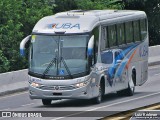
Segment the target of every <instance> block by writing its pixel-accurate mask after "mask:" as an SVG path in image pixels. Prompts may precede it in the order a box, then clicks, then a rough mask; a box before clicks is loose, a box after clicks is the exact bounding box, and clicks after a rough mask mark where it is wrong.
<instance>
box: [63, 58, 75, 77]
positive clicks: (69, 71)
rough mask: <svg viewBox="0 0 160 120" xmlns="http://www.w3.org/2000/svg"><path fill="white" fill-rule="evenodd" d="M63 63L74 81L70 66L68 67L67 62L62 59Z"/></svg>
mask: <svg viewBox="0 0 160 120" xmlns="http://www.w3.org/2000/svg"><path fill="white" fill-rule="evenodd" d="M61 61H62V62H63V64H64V67H65V68H66V70H67V72H68V75H69V76H70V77H71V79H73V76H72V74H71V71H70V70H69V68H68V66H67V64H66V62H65V60H64V58H63V57H61Z"/></svg>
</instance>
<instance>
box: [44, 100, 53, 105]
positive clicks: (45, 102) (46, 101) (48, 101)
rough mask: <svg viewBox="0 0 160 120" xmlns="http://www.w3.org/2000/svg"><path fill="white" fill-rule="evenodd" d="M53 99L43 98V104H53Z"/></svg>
mask: <svg viewBox="0 0 160 120" xmlns="http://www.w3.org/2000/svg"><path fill="white" fill-rule="evenodd" d="M51 102H52V100H47V99H42V103H43V105H51Z"/></svg>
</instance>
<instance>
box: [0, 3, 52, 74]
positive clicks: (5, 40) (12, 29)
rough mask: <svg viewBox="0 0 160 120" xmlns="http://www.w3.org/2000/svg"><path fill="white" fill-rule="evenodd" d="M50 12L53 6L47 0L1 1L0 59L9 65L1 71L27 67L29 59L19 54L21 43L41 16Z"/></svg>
mask: <svg viewBox="0 0 160 120" xmlns="http://www.w3.org/2000/svg"><path fill="white" fill-rule="evenodd" d="M50 14H52V7H51V6H49V3H48V1H46V0H34V1H32V0H1V1H0V16H1V17H0V50H1V52H2V51H3V54H2V53H1V56H0V57H1V58H0V59H2V57H3V64H2V63H1V64H2V65H4V64H6V65H9V67H6V69H5V68H4V70H1V69H0V72H2V71H3V72H5V71H8V70H9V71H11V70H18V69H23V68H26V67H27V59H25V58H21V57H20V55H19V44H20V42H21V40H22V39H23V37H25V36H26V35H28V34H30V33H31V30H32V28H33V27H34V25H35V23H36V22H37V21H38V20H39V19H40V18H42V17H43V16H46V15H50ZM4 58H5V59H4ZM5 61H6V63H5ZM1 64H0V65H1Z"/></svg>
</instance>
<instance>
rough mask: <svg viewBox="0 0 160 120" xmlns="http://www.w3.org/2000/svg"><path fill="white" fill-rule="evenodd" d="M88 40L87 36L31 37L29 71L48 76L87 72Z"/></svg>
mask: <svg viewBox="0 0 160 120" xmlns="http://www.w3.org/2000/svg"><path fill="white" fill-rule="evenodd" d="M88 40H89V35H62V36H46V35H32V39H31V46H30V67H29V71H30V72H32V73H35V74H39V75H48V76H69V75H74V74H80V73H85V72H87V70H88V69H87V68H88V62H87V61H88V60H87V45H88Z"/></svg>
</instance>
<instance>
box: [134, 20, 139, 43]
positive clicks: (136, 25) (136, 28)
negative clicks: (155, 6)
mask: <svg viewBox="0 0 160 120" xmlns="http://www.w3.org/2000/svg"><path fill="white" fill-rule="evenodd" d="M133 26H134V41H140V28H139V26H140V25H139V20H137V21H134V22H133Z"/></svg>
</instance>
